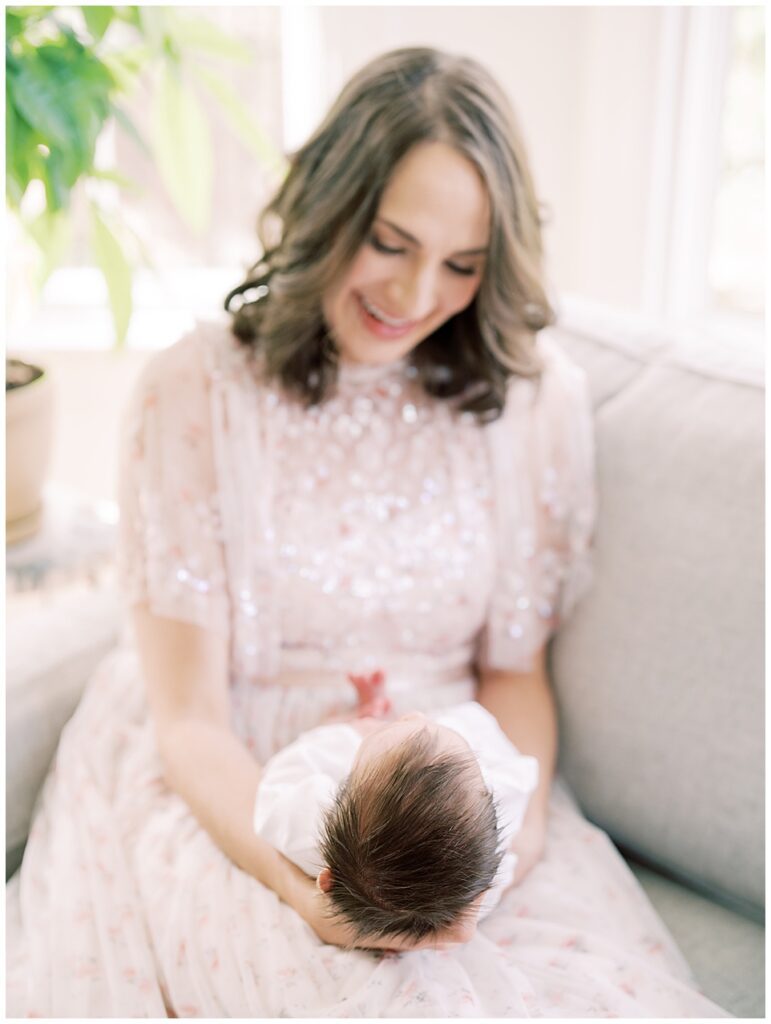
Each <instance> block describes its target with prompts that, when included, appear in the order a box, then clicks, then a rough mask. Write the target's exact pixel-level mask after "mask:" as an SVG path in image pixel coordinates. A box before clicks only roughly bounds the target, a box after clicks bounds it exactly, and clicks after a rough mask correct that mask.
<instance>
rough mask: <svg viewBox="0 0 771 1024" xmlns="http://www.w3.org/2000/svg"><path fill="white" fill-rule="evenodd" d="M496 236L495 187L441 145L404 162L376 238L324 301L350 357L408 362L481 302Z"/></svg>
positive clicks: (384, 203) (385, 200)
mask: <svg viewBox="0 0 771 1024" xmlns="http://www.w3.org/2000/svg"><path fill="white" fill-rule="evenodd" d="M489 238H490V204H489V199H488V195H487V190H486V188H485V186H484V184H483V182H482V179H481V177H480V176H479V173H478V171H477V170H476V168H475V167H474V165H473V164H472V163H471V162H470V161H469V160H468V159H467V158H466V157H465V156H464V155H463V154H461V153H459V152H458V151H457V150H456V149H454V148H452V147H451V146H449V145H446V144H445V143H441V142H427V143H421V144H420V145H417V146H415V147H414V148H413V149H411V150H410V151H409V152H408V153H407V155H406V156H405V157H404V158H403V159H402V160H401V161H400V162H399V163H398V164H397V165H396V167H395V169H394V172H393V174H392V176H391V179H390V181H389V183H388V185H387V186H386V188H385V191H384V192H383V197H382V200H381V202H380V206H379V207H378V211H377V214H376V216H375V220H374V223H373V225H372V228H371V231H370V234H369V236H368V238H367V239H366V241H365V242H364V243H363V245H362V246H361V248H360V249H359V251H358V253H357V254H356V256H355V257H354V259H353V261H352V263H351V264H350V266H349V267H348V268H347V270H346V271H345V272H344V274H343V275H342V277H341V279H340V280H339V281H338V282H337V283H336V284H335V285H333V286H332V287H331V288H330V289H329V290H328V291H327V293H326V294H325V296H324V299H323V304H322V306H323V312H324V318H325V320H326V322H327V326H328V327H329V328H330V330H331V333H332V336H333V338H334V339H335V342H336V344H337V347H338V349H339V351H340V357H341V359H342V360H344V361H345V360H348V361H350V362H355V363H389V362H393V361H394V360H396V359H400V358H401V357H403V356H405V355H406V354H407V353H408V352H410V351H411V350H412V349H413V348H415V346H416V345H418V344H420V342H421V341H423V340H424V339H425V338H427V337H428V336H429V335H430V334H432V333H433V332H434V331H435V330H436V329H437V328H438V327H440V326H441V325H442V324H443V323H444V322H445V321H446V320H448V319H449V318H450V317H451V316H454V315H455V314H456V313H458V312H460V311H461V310H462V309H465V307H466V306H468V304H469V303H470V302H471V300H472V299H473V298H474V296H475V294H476V292H477V290H478V288H479V285H480V282H481V279H482V272H483V269H484V263H485V257H486V250H487V248H488V245H489Z"/></svg>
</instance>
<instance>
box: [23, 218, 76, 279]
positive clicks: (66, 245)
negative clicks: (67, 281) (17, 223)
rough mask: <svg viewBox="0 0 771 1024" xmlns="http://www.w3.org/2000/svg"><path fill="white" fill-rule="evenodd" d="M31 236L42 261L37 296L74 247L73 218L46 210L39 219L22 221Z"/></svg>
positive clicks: (37, 277)
mask: <svg viewBox="0 0 771 1024" xmlns="http://www.w3.org/2000/svg"><path fill="white" fill-rule="evenodd" d="M22 223H23V225H24V228H25V229H26V231H27V233H28V234H29V236H30V237H31V238H32V239H33V240H34V242H35V243H36V244H37V246H38V248H39V249H40V254H41V260H40V264H39V266H38V271H37V274H36V278H35V282H34V284H35V289H36V291H37V294H38V295H40V293H41V292H42V291H43V286H44V285H45V283H46V281H47V280H48V278H49V277H50V276H51V274H52V273H53V272H54V270H55V269H56V268H57V267H58V266H59V265H60V264H61V263H62V262H63V260H64V257H65V256H66V255H67V253H68V252H69V250H70V247H71V245H72V218H71V217H70V216H69V214H67V213H65V212H59V213H51V212H49V211H48V210H44V211H43V212H42V213H41V214H39V215H38V216H37V217H34V218H32V219H29V220H24V221H22Z"/></svg>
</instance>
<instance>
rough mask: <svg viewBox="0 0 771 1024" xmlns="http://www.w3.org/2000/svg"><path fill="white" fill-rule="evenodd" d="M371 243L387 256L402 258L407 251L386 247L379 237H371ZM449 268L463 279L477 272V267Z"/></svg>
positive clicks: (454, 265) (455, 264) (451, 266)
mask: <svg viewBox="0 0 771 1024" xmlns="http://www.w3.org/2000/svg"><path fill="white" fill-rule="evenodd" d="M369 241H370V245H371V246H372V248H373V249H374V250H375V251H376V252H381V253H383V254H384V255H386V256H401V255H403V254H404V253H405V252H406V249H400V248H394V247H393V246H390V245H386V244H385V242H381V240H380V239H379V238H378V237H377V235H370V237H369ZM447 266H448V268H449V269H450V270H451V271H452V272H453V273H454V274H460V275H462V276H463V277H471V276H472V275H473V274H476V272H477V268H476V267H459V266H458V264H457V263H448V264H447Z"/></svg>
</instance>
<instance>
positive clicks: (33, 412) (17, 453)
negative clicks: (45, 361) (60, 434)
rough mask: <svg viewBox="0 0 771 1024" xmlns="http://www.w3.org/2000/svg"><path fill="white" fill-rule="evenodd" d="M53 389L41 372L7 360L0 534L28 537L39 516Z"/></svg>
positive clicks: (47, 460) (9, 539)
mask: <svg viewBox="0 0 771 1024" xmlns="http://www.w3.org/2000/svg"><path fill="white" fill-rule="evenodd" d="M53 411H54V403H53V388H52V386H51V380H50V378H49V376H48V374H47V373H46V371H45V370H44V369H43V368H42V367H40V366H33V365H32V364H30V363H25V362H23V361H22V360H21V359H6V379H5V474H6V475H5V538H6V542H7V543H8V544H13V543H15V542H16V541H19V540H23V539H24V538H26V537H30V536H32V534H33V533H35V532H36V531H37V530H38V528H39V527H40V524H41V520H42V511H43V505H42V495H43V485H44V483H45V478H46V474H47V472H48V467H49V465H50V461H51V449H52V445H53Z"/></svg>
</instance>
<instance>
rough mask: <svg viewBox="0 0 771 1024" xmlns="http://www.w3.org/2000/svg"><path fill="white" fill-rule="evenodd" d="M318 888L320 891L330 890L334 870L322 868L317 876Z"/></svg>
mask: <svg viewBox="0 0 771 1024" xmlns="http://www.w3.org/2000/svg"><path fill="white" fill-rule="evenodd" d="M316 888H317V889H318V890H319V892H329V890H330V889H331V888H332V872H331V871H330V870H329V868H322V869H321V871H319V873H318V875H317V877H316Z"/></svg>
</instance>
